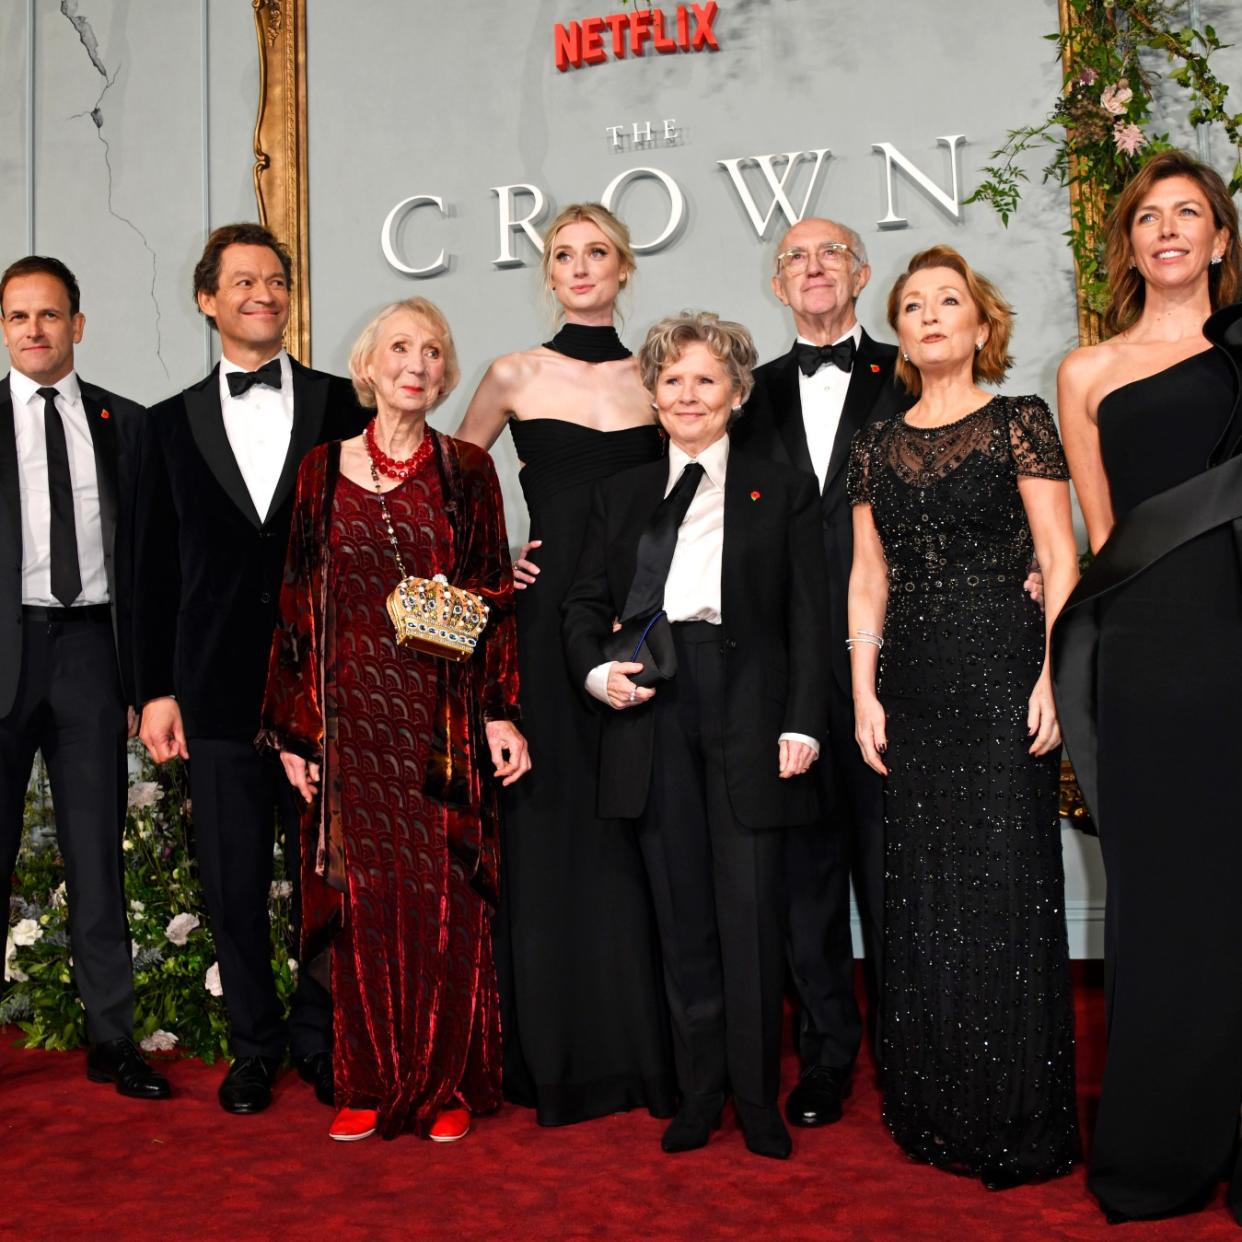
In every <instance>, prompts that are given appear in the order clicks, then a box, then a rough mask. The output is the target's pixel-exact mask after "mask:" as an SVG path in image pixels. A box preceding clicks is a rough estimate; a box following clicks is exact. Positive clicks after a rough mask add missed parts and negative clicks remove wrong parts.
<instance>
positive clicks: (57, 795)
mask: <svg viewBox="0 0 1242 1242" xmlns="http://www.w3.org/2000/svg"><path fill="white" fill-rule="evenodd" d="M22 611H23V618H22V653H21V654H22V664H21V678H20V680H19V682H18V687H17V697H16V699H15V700H14V703H13V707H12V710H11V711H10V712H9V714H8V715H7V716H5V717H3V718H2V719H0V877H2V878H0V895H2V896H3V898H4V901H3V905H2V906H0V909H3V910H4V911H5V912H6V913H7V912H8V908H9V883H10V879H11V877H12V875H13V868H14V865H15V863H16V861H17V851H18V849H19V847H20V845H21V838H22V813H23V810H24V808H25V801H26V786H27V784H28V783H29V781H30V770H31V768H32V766H33V764H34V757H35V751H37V750H41V751H42V752H43V759H44V762H45V763H46V764H47V770H48V778H49V782H50V784H51V787H52V806H53V809H54V810H55V813H56V836H57V840H58V842H59V844H60V852H61V855H62V856H63V858H64V860H65V888H66V890H67V893H68V906H69V940H70V943H71V945H72V948H73V976H74V981H75V982H76V983H77V987H78V995H79V996H80V997H81V999H82V1004H83V1006H84V1007H85V1009H86V1031H87V1037H88V1038H89V1039H90V1040H91V1042H92V1043H99V1042H102V1041H104V1040H109V1039H120V1038H122V1037H127V1036H130V1035H132V1034H133V1029H134V978H133V966H132V961H131V956H130V942H129V927H128V924H127V923H126V920H125V886H124V881H123V874H122V863H121V832H122V826H123V824H124V817H125V795H126V788H127V779H126V769H125V703H124V702H123V699H122V693H121V685H120V679H119V677H118V675H117V667H116V649H115V647H114V645H113V637H112V617H111V611H110V609H108V608H107V607H106V606H103V607H91V608H75V609H72V610H69V609H59V608H25V609H23V610H22Z"/></svg>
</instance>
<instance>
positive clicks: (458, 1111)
mask: <svg viewBox="0 0 1242 1242" xmlns="http://www.w3.org/2000/svg"><path fill="white" fill-rule="evenodd" d="M469 1133H470V1114H469V1113H468V1112H466V1110H465V1109H464V1108H446V1109H445V1110H444V1111H443V1112H442V1113H441V1114H440V1115H439V1116H438V1117H437V1118H436V1119H435V1121H434V1123H433V1124H432V1127H431V1131H430V1133H429V1135H428V1137H429V1138H430V1139H431V1141H432V1142H433V1143H456V1142H457V1140H458V1139H464V1138H465V1137H466V1135H467V1134H469Z"/></svg>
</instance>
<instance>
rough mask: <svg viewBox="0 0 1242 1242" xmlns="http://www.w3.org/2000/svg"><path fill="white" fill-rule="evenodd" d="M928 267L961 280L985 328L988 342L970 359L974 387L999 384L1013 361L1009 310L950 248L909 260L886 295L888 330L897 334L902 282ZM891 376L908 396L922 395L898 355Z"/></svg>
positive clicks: (913, 370)
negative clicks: (900, 384) (1010, 350)
mask: <svg viewBox="0 0 1242 1242" xmlns="http://www.w3.org/2000/svg"><path fill="white" fill-rule="evenodd" d="M929 267H947V268H949V269H950V270H951V271H954V272H956V273H957V274H958V275H959V276H960V277H961V278H962V282H963V283H964V284H965V286H966V294H967V296H968V297H969V298H970V300H971V301H972V302H973V303H974V304H975V310H976V311H978V312H979V321H980V323H983V324H986V325H987V329H988V339H987V340H986V341H984V342H983V348H982V349H980V350H978V351H977V352H976V354H975V357H974V365H973V369H972V378H973V379H974V381H975V383H976V384H978V383H984V384H999V383H1000V382H1001V380H1003V379H1004V378H1005V375H1006V374H1007V373H1008V371H1009V368H1010V367H1011V366H1013V359H1012V358H1011V357H1010V355H1009V335H1010V332H1011V331H1012V330H1013V309H1012V308H1011V307H1010V305H1009V303H1008V302H1006V301H1005V299H1004V298H1003V297H1001V295H1000V290H999V289H997V287H996V286H995V285H994V284H993V283H992V282H991V281H990V280H989V279H988V278H987V277H986V276H982V275H980V274H979V273H978V272H976V271H975V270H974V268H972V267H971V266H970V264H969V263H967V262H966V260H965V259H964V258H962V256H961V255H960V254H959V253H958V252H957V251H956V250H954V249H953V247H952V246H943V245H941V246H931V247H929V248H928V249H926V250H920V251H919V253H918V254H916V255H915V256H914V257H913V258H912V259H911V260H910V262H909V263H908V264H907V265H906V270H905V271H904V272H902V274H901V275H900V276H898V277H897V281H896V283H895V284H894V285H893V288H892V291H891V292H890V293H889V295H888V326H889V327H890V328H892V329H893V331H894V332H896V331H897V319H898V316H899V315H900V313H901V295H902V293H903V292H904V291H905V287H906V281H908V280H909V279H910V277H911V276H913V275H914V273H915V272H924V271H926V270H927V269H928V268H929ZM894 372H895V374H896V376H897V378H898V379H899V380H900V381H901V382H902V383H903V384H904V385H905V386H906V388H907V390H908V391H909V392H910V394H911V395H912V396H915V397H917V396H918V395H919V394H920V393H921V392H922V391H923V378H922V376H920V375H919V369H918V367H916V366H914V365H913V364H912V363H909V362H907V361H906V359H905V357H904V355H902V354H900V353H899V354H898V355H897V363H896V366H895V367H894Z"/></svg>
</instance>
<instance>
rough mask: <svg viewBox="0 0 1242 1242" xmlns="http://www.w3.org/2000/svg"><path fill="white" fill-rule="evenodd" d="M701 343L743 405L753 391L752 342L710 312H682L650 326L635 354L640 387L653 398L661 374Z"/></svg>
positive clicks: (755, 356) (756, 356)
mask: <svg viewBox="0 0 1242 1242" xmlns="http://www.w3.org/2000/svg"><path fill="white" fill-rule="evenodd" d="M696 342H701V343H702V344H704V345H706V346H707V348H708V350H709V352H710V353H711V355H712V357H713V358H715V359H716V361H717V362H719V363H720V365H721V366H723V367H724V369H725V371H726V372H727V373H728V375H729V379H730V380H732V381H733V387H734V391H735V393H736V397H737V404H738V405H743V404H745V402H746V398H747V397H749V396H750V390H751V389H752V388H753V387H754V382H755V381H754V375H753V372H754V368H755V363H756V362H758V360H759V354H758V352H757V351H756V349H755V342H754V341H752V340H751V338H750V333H749V332H747V330H746V329H745V328H744V327H742V325H741V324H740V323H733V322H732V321H731V320H728V319H721V318H720V316H719V315H716V314H714V313H713V312H712V311H682V312H681V314H680V315H669V316H667V317H666V318H664V319H661V320H660V322H659V323H655V324H652V325H651V328H650V329H649V330H648V332H647V339H646V340H645V341H644V342H643V347H642V349H640V350H639V351H638V371H639V374H640V376H641V377H642V381H643V387H644V388H645V389H646V390H647V391H648V392H649V393H651V394H652V396H654V395H655V390H656V384H657V383H658V382H659V379H660V372H661V371H663V370H664V368H665V367H667V366H670V365H672V364H673V363H674V362H676V361H677V360H678V359H679V358H680V357H681V355H682V351H683V350H684V349H685V348H686V346H687V345H693V344H695V343H696Z"/></svg>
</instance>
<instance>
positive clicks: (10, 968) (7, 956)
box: [4, 930, 26, 983]
mask: <svg viewBox="0 0 1242 1242" xmlns="http://www.w3.org/2000/svg"><path fill="white" fill-rule="evenodd" d="M16 959H17V945H15V944H14V943H13V933H12V931H11V930H10V931H9V933H8V936H7V937H6V939H5V942H4V977H5V979H6V980H8V979H11V980H12V981H13V982H14V983H25V982H26V972H25V971H24V970H22V968H21V967H20V966H18V964H17V960H16Z"/></svg>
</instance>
